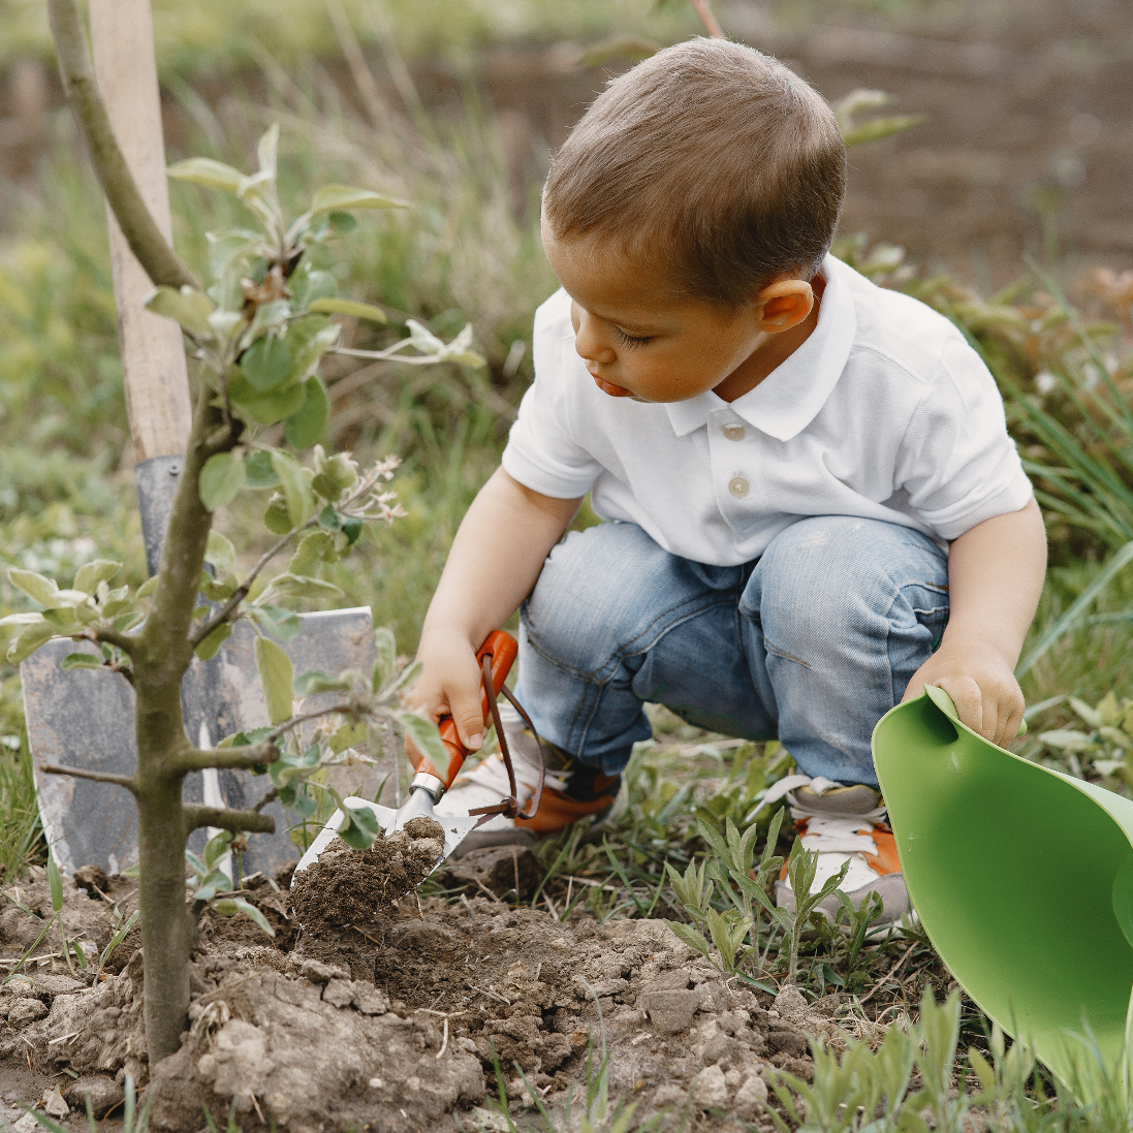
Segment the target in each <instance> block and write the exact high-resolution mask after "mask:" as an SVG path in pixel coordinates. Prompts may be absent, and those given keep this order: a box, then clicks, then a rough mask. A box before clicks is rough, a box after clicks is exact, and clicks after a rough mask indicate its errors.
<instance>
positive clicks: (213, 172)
mask: <svg viewBox="0 0 1133 1133" xmlns="http://www.w3.org/2000/svg"><path fill="white" fill-rule="evenodd" d="M165 174H166V176H167V177H170V178H172V179H173V180H174V181H186V182H188V183H189V184H190V185H207V186H208V187H209V188H210V189H223V190H224V191H225V192H227V193H233V194H236V193H238V192H239V191H240V185H241V184H242V183H243V180H244V174H243V173H241V172H240V170H239V169H233V168H232V166H231V165H225V164H224V162H222V161H213V159H212V158H211V157H191V158H189V159H188V160H187V161H179V162H177V164H176V165H171V166H169V168H168V169H167V170H166V171H165Z"/></svg>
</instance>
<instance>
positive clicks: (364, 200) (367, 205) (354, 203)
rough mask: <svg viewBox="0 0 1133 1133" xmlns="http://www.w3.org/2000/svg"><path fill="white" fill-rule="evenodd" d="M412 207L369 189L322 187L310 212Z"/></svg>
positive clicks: (345, 186) (341, 186)
mask: <svg viewBox="0 0 1133 1133" xmlns="http://www.w3.org/2000/svg"><path fill="white" fill-rule="evenodd" d="M412 207H413V206H412V205H411V204H410V203H409V202H408V201H402V200H399V199H398V198H397V197H387V196H384V195H383V194H381V193H375V192H373V190H371V189H356V188H354V187H353V186H351V185H324V186H323V187H322V188H321V189H319V191H318V192H317V193H315V196H314V199H313V200H312V201H311V208H310V210H309V211H310V212H312V213H315V214H318V213H320V212H335V211H337V210H339V209H407V208H412Z"/></svg>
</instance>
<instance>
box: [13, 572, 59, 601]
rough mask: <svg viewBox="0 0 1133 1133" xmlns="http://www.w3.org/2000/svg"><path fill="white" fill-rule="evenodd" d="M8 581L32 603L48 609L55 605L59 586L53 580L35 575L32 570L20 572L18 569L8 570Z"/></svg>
mask: <svg viewBox="0 0 1133 1133" xmlns="http://www.w3.org/2000/svg"><path fill="white" fill-rule="evenodd" d="M8 581H9V582H10V583H11V584H12V585H13V586H14V587H15V588H16V589H17V590H22V591H23V592H24V593H25V594H26V595H27V596H28V597H29V598H31V599H32V601H34V602H38V603H39V604H40V605H41V606H46V607H47V608H48V609H50V608H51V607H52V606H54V605H55V600H56V595H57V594H58V593H59V585H58V583H56V582H55V581H54V579H50V578H45V577H44V576H43V575H42V574H36V572H35V571H34V570H22V569H21V568H20V567H9V568H8Z"/></svg>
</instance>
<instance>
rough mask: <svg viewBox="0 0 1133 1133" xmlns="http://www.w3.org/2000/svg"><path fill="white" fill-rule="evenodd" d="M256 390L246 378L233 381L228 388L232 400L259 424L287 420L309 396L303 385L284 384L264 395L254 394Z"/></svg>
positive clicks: (270, 423) (272, 423)
mask: <svg viewBox="0 0 1133 1133" xmlns="http://www.w3.org/2000/svg"><path fill="white" fill-rule="evenodd" d="M254 392H255V391H254V390H253V389H252V386H251V383H250V382H248V381H247V380H246V379H245V380H244V382H243V383H239V382H233V383H232V384H231V385H230V386H229V389H228V393H229V396H230V397H231V398H232V400H233V401H234V402H235V403H236V404H237V406H238V407H239V408H240V409H241V410H242V411H243V412H244V413H246V414H247V415H248V416H249V417H250V418H251V419H252V420H253V421H255V422H256V423H257V424H258V425H274V424H276V422H278V421H283V420H285V419H286V418H288V417H290V416H291V414H292V413H294V412H295V411H296V410H297V409H299V408H300V406H302V404H303V402H304V400H305V399H306V396H307V391H306V390H305V389H304V388H303V386H302V385H291V386H284V387H283V388H282V389H280V390H276V392H275V393H268V394H265V395H264V396H262V397H255V396H252V394H254Z"/></svg>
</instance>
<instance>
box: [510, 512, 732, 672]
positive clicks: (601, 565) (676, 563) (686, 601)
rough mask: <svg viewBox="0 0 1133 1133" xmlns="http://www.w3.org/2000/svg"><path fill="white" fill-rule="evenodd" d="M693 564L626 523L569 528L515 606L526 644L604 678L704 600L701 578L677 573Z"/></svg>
mask: <svg viewBox="0 0 1133 1133" xmlns="http://www.w3.org/2000/svg"><path fill="white" fill-rule="evenodd" d="M698 568H699V564H695V563H689V562H688V561H687V560H685V559H680V558H677V557H676V556H674V555H671V554H669V552H667V551H665V550H664V549H662V548H661V547H660V546H659V545H658V544H657V543H655V542H654V541H653V539H652V538H650V536H649V535H648V534H646V532H645V531H643V530H642V529H641V528H640V527H638V526H637V525H636V524H633V523H603V524H600V525H599V526H597V527H590V528H587V529H586V530H585V531H572V532H570V534H569V535H568V536H567V537H566V539H565V540H564V541H563V542H562V543H560V544H558V545H557V546H556V547H555V548H554V549H553V550H552V551H551V554H550V555H549V556H548V558H547V561H546V562H545V563H544V564H543V570H542V572H541V573H540V575H539V579H538V581H537V582H536V584H535V589H534V590H533V591H532V592H531V595H530V596H529V597H528V599H527V601H526V602H524V604H523V606H522V607H521V609H520V615H521V618H522V621H523V628H524V632H525V636H526V639H527V644H528V646H529V647H530V648H531V649H533V650H534V651H535V652H536V653H537V654H539V656H540V657H541V658H542V659H543V660H545V661H548V662H550V663H552V664H554V665H556V666H557V667H558V668H560V669H562V670H564V671H566V672H568V673H569V674H571V675H572V676H574V677H581V678H583V679H587V680H594V681H599V682H602V681H606V680H609V679H610V678H611V677H613V676H614V674H615V672H616V671H617V669H618V667H619V665H620V664H621V663H623V662H625V661H627V660H630V661H631V664H632V658H635V657H641V656H643V655H644V654H645V653H646V652H648V650H649V649H651V648H652V647H653V646H654V645H655V644H656V643H657V641H658V640H659V638H660V637H662V636H663V635H664V634H665V633H667V632H668V631H669V630H671V629H672V628H673V627H674V626H675V625H678V624H680V622H681V621H683V620H685V619H686V618H688V617H692V616H695V614H696V613H697V612H699V610H700V609H702V608H703V607H704V606H705V604H706V598H705V595H704V593H703V588H702V586H701V585H700V584H701V582H702V581H703V580H702V579H700V578H699V577H698V578H693V579H686V578H683V577H682V575H684V574H687V573H689V571H690V570H691V571H694V572H696V573H697V574H701V573H703V571H704V569H705V568H700V569H698ZM706 569H707V571H708V572H711V571H712V570H713V568H706ZM733 573H734V572H733ZM707 601H708V602H711V596H709V597H708V599H707Z"/></svg>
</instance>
